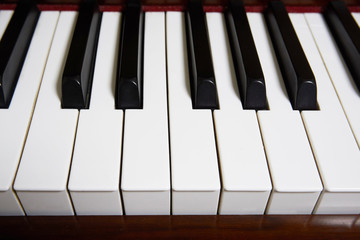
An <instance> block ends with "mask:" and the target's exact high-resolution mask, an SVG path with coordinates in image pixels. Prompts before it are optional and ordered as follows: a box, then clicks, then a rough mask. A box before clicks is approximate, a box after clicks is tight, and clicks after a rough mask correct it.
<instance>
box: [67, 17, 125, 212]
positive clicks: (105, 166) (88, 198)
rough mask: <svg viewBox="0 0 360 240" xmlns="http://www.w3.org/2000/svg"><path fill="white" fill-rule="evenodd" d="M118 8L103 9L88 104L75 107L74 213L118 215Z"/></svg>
mask: <svg viewBox="0 0 360 240" xmlns="http://www.w3.org/2000/svg"><path fill="white" fill-rule="evenodd" d="M120 26H121V13H117V12H106V13H103V16H102V20H101V28H100V34H99V42H98V49H97V55H96V56H97V57H96V63H95V70H94V78H93V86H92V92H91V101H90V108H89V109H82V110H80V115H79V123H78V128H77V133H76V141H75V146H74V154H73V160H72V165H71V172H70V177H69V184H68V189H69V191H70V194H71V198H72V201H73V204H74V209H75V212H76V214H77V215H121V214H122V205H121V199H120V189H119V181H120V160H121V145H122V128H123V124H122V122H123V111H122V110H115V106H114V92H115V88H114V87H115V76H116V62H117V57H118V45H119V38H120Z"/></svg>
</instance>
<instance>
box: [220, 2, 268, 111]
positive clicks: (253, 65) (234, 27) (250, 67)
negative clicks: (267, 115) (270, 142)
mask: <svg viewBox="0 0 360 240" xmlns="http://www.w3.org/2000/svg"><path fill="white" fill-rule="evenodd" d="M225 17H226V25H227V29H228V35H229V40H230V46H231V52H232V57H233V62H234V67H235V72H236V78H237V83H238V88H239V92H240V96H241V101H242V103H243V108H244V109H256V110H260V109H266V108H267V101H266V87H265V80H264V75H263V72H262V69H261V65H260V61H259V57H258V54H257V51H256V47H255V43H254V40H253V38H252V34H251V30H250V26H249V22H248V19H247V16H246V12H245V8H244V4H243V2H242V1H238V0H229V6H228V10H227V11H226V13H225Z"/></svg>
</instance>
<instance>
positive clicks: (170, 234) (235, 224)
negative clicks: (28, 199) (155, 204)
mask: <svg viewBox="0 0 360 240" xmlns="http://www.w3.org/2000/svg"><path fill="white" fill-rule="evenodd" d="M65 238H66V239H164V238H167V239H169V238H170V239H189V238H191V239H247V240H250V239H302V240H306V239H360V218H359V216H358V215H337V216H334V215H332V216H326V215H307V216H304V215H296V216H295V215H287V216H109V217H105V216H100V217H95V216H88V217H0V239H1V240H2V239H65Z"/></svg>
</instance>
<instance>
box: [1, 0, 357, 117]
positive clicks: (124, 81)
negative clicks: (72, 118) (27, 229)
mask: <svg viewBox="0 0 360 240" xmlns="http://www.w3.org/2000/svg"><path fill="white" fill-rule="evenodd" d="M39 14H40V12H39V10H38V8H37V6H36V3H35V2H34V1H29V0H23V1H20V2H19V3H18V5H17V7H16V9H15V11H14V14H13V16H12V18H11V20H10V22H9V24H8V26H7V28H6V30H5V33H4V34H3V37H2V39H1V41H0V108H8V107H9V105H10V103H11V98H12V95H13V93H14V91H15V88H16V83H17V79H18V77H19V74H20V71H21V68H22V65H23V62H24V59H25V56H26V53H27V49H28V47H29V45H30V41H31V38H32V34H33V32H34V29H35V26H36V23H37V19H38V17H39ZM143 15H144V14H143V11H142V6H141V3H140V0H128V1H127V3H126V7H125V10H124V12H123V19H122V26H121V28H122V29H121V40H120V45H119V46H120V47H119V58H118V69H117V79H116V87H115V107H116V108H117V109H141V108H142V105H143V97H142V96H143V91H144V90H143V87H142V86H143V79H142V75H143V66H142V65H143V45H144V44H143V41H144V40H143V35H144V24H145V23H144V16H143ZM264 16H265V20H266V23H267V26H268V30H269V33H270V37H271V40H272V42H273V46H274V50H275V53H276V56H277V59H278V62H279V66H280V69H281V72H282V76H283V79H284V83H285V86H286V90H287V92H288V96H289V99H290V101H291V103H292V106H293V109H295V110H316V109H317V97H316V96H317V89H316V81H315V78H314V75H313V73H312V70H311V67H310V66H309V64H308V61H307V59H306V57H305V54H304V52H303V49H302V47H301V45H300V43H299V40H298V39H297V36H296V33H295V31H294V29H293V27H292V24H291V21H290V19H289V16H288V13H287V11H286V8H285V6H284V4H283V3H282V2H280V1H271V2H269V5H268V7H267V8H266V9H265V11H264ZM324 16H325V19H326V21H327V23H328V25H329V28H330V29H331V31H332V33H333V35H334V38H335V40H336V42H337V44H338V46H339V48H340V50H341V52H342V55H343V57H344V59H345V61H346V63H347V65H348V68H349V70H350V72H351V74H352V76H353V80H354V81H355V83H356V85H357V87H358V88H360V66H359V63H360V55H359V52H360V31H359V27H358V26H357V24H356V22H355V21H354V19H353V18H352V16H351V14H350V12H349V11H348V9H347V7H346V5H345V3H343V2H341V1H333V2H330V3H329V4H328V6H327V7H326V8H325V11H324ZM225 17H226V26H227V30H228V36H229V41H230V45H231V51H232V57H233V63H234V69H235V72H236V77H237V83H238V88H239V92H240V96H241V101H242V104H243V107H244V108H245V109H255V110H261V109H267V108H268V107H267V100H266V87H265V79H264V76H263V73H262V69H261V65H260V62H259V58H258V55H257V51H256V47H255V44H254V40H253V38H252V34H251V30H250V26H249V23H248V20H247V16H246V11H245V8H244V5H243V3H242V2H241V1H240V0H229V4H228V7H227V9H226V11H225ZM100 22H101V12H100V11H99V8H98V5H97V3H96V1H95V0H85V1H83V2H82V3H81V4H80V6H79V15H78V20H77V23H76V26H75V30H74V34H73V38H72V42H71V45H70V49H69V53H68V56H67V60H66V64H65V68H64V71H63V75H62V84H61V86H62V87H61V88H62V89H61V90H62V96H61V98H62V99H61V101H62V107H63V108H75V109H86V108H88V107H89V103H90V95H91V85H92V77H93V71H94V65H95V58H96V50H97V43H98V36H99V29H100ZM185 22H186V39H187V49H188V64H189V80H190V86H191V97H192V102H193V108H194V109H217V108H219V103H218V96H217V88H216V81H215V76H214V70H213V64H212V58H211V53H210V44H209V39H208V33H207V25H206V19H205V13H204V11H203V6H202V3H201V1H200V0H189V2H188V4H187V8H186V13H185ZM264 41H265V40H264ZM154 64H156V63H154Z"/></svg>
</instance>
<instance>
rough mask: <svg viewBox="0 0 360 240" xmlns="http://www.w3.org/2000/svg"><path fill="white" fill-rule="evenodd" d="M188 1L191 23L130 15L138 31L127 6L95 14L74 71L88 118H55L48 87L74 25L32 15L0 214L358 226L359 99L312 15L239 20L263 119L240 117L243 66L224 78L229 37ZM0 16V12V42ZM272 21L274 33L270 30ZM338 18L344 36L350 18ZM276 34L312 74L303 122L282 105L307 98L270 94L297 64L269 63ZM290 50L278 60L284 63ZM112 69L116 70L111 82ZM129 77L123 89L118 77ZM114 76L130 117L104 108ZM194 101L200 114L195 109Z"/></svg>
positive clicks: (63, 113) (283, 91) (1, 23)
mask: <svg viewBox="0 0 360 240" xmlns="http://www.w3.org/2000/svg"><path fill="white" fill-rule="evenodd" d="M190 2H193V3H190V4H194V6H196V11H195V10H194V11H192V12H191V13H189V12H186V11H187V10H186V9H185V13H181V12H172V11H166V12H148V11H145V12H143V11H142V10H140V11H141V13H140V14H138V15H139V16H138V18H139V22H140V23H141V22H142V21H143V25H142V24H139V26H138V27H139V28H136V30H135V31H133V32H132V31H130V30H129V28H128V30H127V31H123V30H122V28H123V27H124V26H125V23H124V22H123V21H122V20H124V16H125V14H124V13H126V11H127V10H126V8H128V11H129V12H131V11H132V10H134V9H142V5H141V3H140V1H134V2H131V3H129V4H128V5H127V6H126V7H125V8H124V9H123V11H122V12H103V13H102V14H101V15H100V20H99V22H100V30H99V33H96V34H98V36H96V37H95V38H96V39H97V38H98V39H99V40H98V46H97V48H95V50H96V54H94V56H96V57H93V58H94V59H93V60H94V63H95V64H94V67H84V68H82V69H87V71H90V72H87V73H86V74H85V76H86V77H90V78H91V79H89V80H88V81H89V84H90V85H92V86H90V87H86V89H88V90H86V91H90V92H88V93H87V94H88V96H89V99H88V100H89V102H88V103H86V104H85V105H86V107H85V108H88V109H78V107H77V104H75V105H74V106H75V108H73V109H64V108H63V107H62V101H63V95H62V94H64V92H63V91H61V79H62V74H63V71H64V68H65V66H67V65H66V64H67V61H68V60H67V59H66V58H67V56H71V55H73V54H76V52H73V51H74V50H73V49H76V48H75V47H70V46H72V39H73V36H75V35H77V33H76V31H78V30H76V27H75V26H76V24H77V21H80V20H79V19H78V16H80V14H78V12H77V11H60V12H53V11H41V14H40V18H39V22H38V24H37V26H36V29H35V33H34V37H33V39H32V41H31V44H30V47H29V50H28V53H27V57H26V60H25V62H24V65H23V68H22V72H21V74H20V77H19V79H18V83H17V85H16V89H15V91H14V95H13V97H12V99H11V103H10V105H9V107H8V109H1V111H0V115H1V116H3V117H2V118H1V119H3V120H1V121H2V124H0V125H1V126H2V128H3V129H4V131H3V133H4V134H2V135H1V137H0V143H1V146H3V147H2V151H1V152H2V153H0V156H1V158H2V159H4V160H2V161H1V163H0V166H1V165H3V167H1V168H0V173H2V174H1V177H0V187H1V188H0V215H25V214H26V215H29V216H30V215H122V214H126V215H148V214H151V215H171V214H172V215H193V214H195V215H215V214H224V215H225V214H250V215H254V214H359V213H360V175H359V174H358V172H359V170H360V161H359V160H360V151H359V146H360V145H359V136H360V134H359V131H360V128H359V124H358V123H357V122H359V121H357V120H358V117H357V116H359V111H360V110H358V108H359V104H360V100H359V99H360V96H359V94H358V89H357V88H356V85H355V84H354V82H353V81H352V80H353V79H352V75H351V74H350V72H349V70H348V67H347V63H346V62H345V61H344V60H343V57H342V55H341V47H340V48H339V46H337V43H336V42H335V40H334V37H333V35H332V33H331V31H330V30H329V26H328V24H329V23H327V22H326V21H325V19H324V17H323V16H322V14H321V13H288V12H286V9H285V8H284V11H285V12H284V13H283V15H282V16H281V17H276V16H275V17H274V16H272V15H271V14H270V15H266V16H264V14H262V13H259V12H257V13H254V12H251V13H249V12H247V13H246V14H245V15H246V17H247V19H248V22H249V29H250V30H251V37H252V38H253V41H254V44H255V48H256V49H255V51H256V52H257V54H258V61H259V62H260V65H261V66H260V67H261V69H260V70H261V71H262V72H263V76H264V78H263V82H264V83H265V87H266V88H265V89H266V103H267V107H266V108H265V109H264V108H263V106H264V104H262V105H261V106H262V107H261V109H260V110H259V109H258V108H257V107H253V109H251V107H250V109H249V107H248V106H258V103H256V104H251V103H248V102H247V103H246V104H247V105H246V107H244V99H242V97H241V96H242V95H244V96H246V94H247V92H246V91H249V93H250V90H251V89H247V88H246V87H245V88H244V86H246V85H243V86H242V87H243V88H241V87H239V86H238V84H240V83H241V82H242V83H244V80H243V79H242V80H239V78H241V77H243V78H244V76H245V78H246V77H248V76H249V75H248V74H247V72H246V71H249V66H248V67H241V66H240V68H238V67H234V64H235V63H234V62H233V61H234V55H233V54H235V53H234V52H232V51H234V50H235V51H243V53H242V54H246V53H247V52H246V51H245V50H244V48H243V46H242V49H241V47H234V44H239V42H237V41H234V40H231V41H230V39H229V36H237V37H238V38H239V37H241V36H240V35H239V34H238V35H236V33H234V31H236V26H237V25H236V24H234V25H231V26H232V27H229V26H230V25H229V22H227V21H229V20H228V19H226V16H225V14H224V13H221V12H213V13H204V9H205V7H204V6H203V5H202V4H201V3H200V2H199V1H197V0H191V1H190ZM285 3H286V2H285ZM100 4H103V2H101V3H100ZM143 4H144V2H143ZM199 4H200V5H199ZM245 4H246V1H245ZM280 4H281V3H280ZM207 7H208V6H207ZM277 8H278V5H277V6H276V7H275V10H273V11H275V12H276V11H278V9H277ZM100 9H101V7H100ZM194 9H195V7H194ZM267 14H269V13H267ZM12 15H13V11H8V10H7V11H5V10H2V11H0V33H1V32H5V31H6V29H7V23H8V22H9V21H10V19H11V17H12ZM275 15H276V14H275ZM285 16H288V17H289V22H288V24H287V25H286V27H284V26H282V24H284V23H283V22H281V21H279V22H277V23H276V24H277V25H274V24H275V22H274V21H276V19H277V18H279V19H282V18H284V17H285ZM352 16H353V17H354V21H355V22H356V21H357V24H358V21H359V19H360V17H359V14H358V13H352ZM128 17H129V16H128ZM132 17H136V16H132ZM142 18H143V19H142ZM194 19H201V20H203V21H197V22H196V24H195V23H194V22H191V21H194ZM236 19H237V18H234V19H233V20H236ZM93 21H95V20H93ZM90 22H91V21H90ZM93 24H96V23H94V22H93ZM194 27H196V28H198V29H201V31H200V30H199V31H195V32H194V31H192V28H194ZM289 27H291V28H292V29H293V31H294V33H296V34H295V35H293V36H295V37H296V39H298V41H299V44H300V46H301V48H302V50H303V51H304V54H305V57H306V60H307V61H308V64H309V67H310V69H311V70H312V72H313V75H314V80H311V81H312V84H313V85H312V86H313V87H314V86H315V87H316V89H315V90H316V107H314V106H313V104H312V105H311V107H310V109H306V108H305V109H300V110H298V108H297V107H296V104H295V103H294V98H296V96H295V95H293V96H292V95H291V94H293V93H290V92H289V88H291V89H297V91H303V90H304V89H305V90H304V91H306V90H308V89H307V88H306V87H304V88H303V89H300V87H299V86H291V87H289V84H290V83H289V82H284V81H286V79H285V78H287V77H288V76H289V74H288V73H284V71H283V70H284V68H286V67H291V66H292V67H293V68H294V69H295V68H297V69H301V68H302V67H303V66H298V64H303V63H304V61H302V62H301V61H300V62H297V61H294V59H292V58H291V57H290V58H288V59H290V61H293V62H292V64H293V65H291V64H289V63H284V60H279V53H278V51H279V49H284V48H289V46H292V47H293V48H298V47H299V46H298V45H297V44H294V43H293V42H291V41H293V40H289V39H288V38H286V37H284V36H283V37H281V34H279V33H277V32H274V31H276V29H277V28H279V29H285V28H289ZM94 28H95V27H94ZM142 28H143V29H142ZM231 31H232V32H231ZM359 31H360V30H359ZM87 34H89V36H90V35H91V34H93V35H94V34H95V33H87ZM122 34H126V35H127V37H128V38H124V36H123V35H122ZM231 34H232V35H231ZM93 35H92V37H94V36H93ZM0 36H1V34H0ZM134 36H137V38H138V39H136V41H134V42H132V41H131V40H130V39H133V38H134ZM274 36H276V37H277V38H276V40H275V39H274ZM0 39H1V38H0ZM123 39H127V40H126V41H125V42H126V44H130V45H131V44H135V43H136V44H135V45H136V48H134V49H135V50H136V51H134V53H133V54H135V55H136V58H134V59H132V56H131V55H126V57H124V56H122V47H123V44H124V43H123ZM194 39H195V41H197V43H196V44H193V43H192V41H194ZM205 39H206V41H208V42H207V43H206V44H201V41H205ZM234 39H236V38H235V37H234ZM89 41H90V40H89ZM89 41H88V42H87V41H84V42H85V43H86V44H91V43H89ZM96 41H97V40H96ZM96 41H95V42H96ZM281 43H285V44H284V45H283V46H281V47H279V46H277V44H281ZM0 44H1V41H0ZM205 45H206V46H209V47H206V48H202V49H201V51H207V54H208V56H207V57H206V59H202V57H201V56H200V55H201V54H200V55H199V53H201V51H200V50H199V48H201V47H204V46H205ZM132 47H134V46H132ZM189 48H191V49H190V50H189ZM197 48H198V49H197ZM339 49H340V50H339ZM198 50H199V51H198ZM291 50H294V49H290V50H289V49H288V51H289V52H288V53H285V55H284V56H285V57H286V54H289V55H291V54H293V55H296V54H297V53H298V52H296V51H294V52H291ZM295 50H298V49H295ZM249 52H250V51H249ZM89 54H90V53H86V52H85V53H84V56H85V57H86V56H88V57H89V56H90V55H89ZM236 54H237V61H238V62H237V64H239V63H240V65H241V61H239V59H240V60H241V58H242V57H241V53H240V54H239V52H237V53H236ZM355 54H358V53H355ZM80 58H82V57H80ZM90 58H91V57H90ZM244 59H246V58H244ZM127 60H128V61H129V62H132V61H133V60H135V62H136V63H137V65H136V66H135V67H134V66H127V65H126V64H124V61H127ZM130 60H131V61H130ZM209 60H210V61H209ZM139 61H140V62H139ZM202 62H205V65H202ZM68 64H70V63H68ZM207 65H209V67H206V69H209V68H210V67H211V68H213V72H212V71H210V72H209V71H204V70H206V69H205V68H204V66H207ZM295 65H296V66H295ZM69 66H70V65H69ZM118 66H127V68H128V69H125V70H123V71H121V76H120V75H119V74H120V72H119V69H118ZM237 66H239V65H237ZM133 67H134V68H133ZM257 67H258V66H257ZM139 68H141V69H139ZM68 69H70V68H68ZM132 70H134V71H135V72H136V76H135V78H136V79H135V80H134V79H133V78H134V76H133V75H131V74H130V75H131V76H130V75H129V76H127V75H126V74H127V72H129V73H130V72H131V73H135V72H134V71H132ZM258 70H259V69H258ZM80 72H81V71H80ZM295 72H296V71H295ZM210 73H211V74H210ZM71 74H72V73H70V75H69V76H70V77H68V79H70V78H71V81H73V80H74V82H75V83H77V82H79V80H77V78H74V79H72V75H71ZM80 74H82V73H80ZM75 75H76V74H75ZM117 75H118V76H117ZM290 75H291V74H290ZM119 77H121V78H122V79H127V80H126V81H128V82H129V84H130V85H131V83H132V82H134V81H136V86H135V88H136V89H137V88H139V89H140V90H139V91H137V92H136V95H137V96H136V99H135V100H134V99H132V98H133V96H132V95H131V94H130V95H128V96H130V97H129V98H128V100H127V101H133V100H134V101H135V102H139V99H141V102H142V103H141V104H135V105H136V106H137V107H136V108H138V109H133V108H134V107H133V106H135V105H134V104H132V103H131V104H130V105H129V106H130V107H126V106H125V107H121V109H116V108H117V104H118V103H117V102H116V101H117V100H116V99H118V98H119V96H118V95H119V94H121V91H120V92H117V90H116V89H117V86H118V85H117V84H118V83H116V81H119V80H117V78H119ZM298 77H299V76H298ZM300 78H301V76H300ZM28 79H29V81H27V80H28ZM30 80H31V82H30ZM302 80H303V79H302ZM194 81H195V82H194ZM291 84H295V85H296V81H292V83H291ZM30 85H31V86H30ZM86 86H87V85H86ZM297 87H298V88H297ZM239 90H240V91H242V92H239ZM122 91H123V92H124V91H125V92H126V91H127V90H126V89H125V90H122ZM252 91H253V90H252ZM309 91H311V92H313V89H312V90H309ZM66 94H68V95H67V96H69V94H70V95H71V94H72V92H71V91H70V92H67V93H66ZM123 94H124V93H123ZM126 94H127V93H126ZM214 94H215V95H214ZM251 94H254V92H251ZM255 94H257V93H256V92H255ZM259 94H260V92H259ZM262 94H263V93H262ZM294 96H295V97H294ZM303 96H304V99H301V100H302V101H304V102H306V101H311V102H313V101H314V99H313V97H314V95H313V94H311V99H306V97H307V95H306V94H305V95H303ZM22 97H23V99H22ZM120 98H121V97H120ZM194 98H196V99H194ZM69 99H70V100H71V96H70V98H68V99H67V100H66V101H69ZM198 99H201V101H203V100H202V99H204V100H205V104H203V105H199V106H200V107H199V106H197V105H196V101H199V100H198ZM209 99H210V100H209ZM255 100H256V97H255ZM206 101H210V102H211V104H208V103H206ZM242 101H243V102H242ZM248 101H251V99H249V100H248ZM214 102H215V104H213V103H214ZM68 103H69V102H67V105H66V108H69V107H68V106H69V105H68ZM70 105H71V104H70ZM217 105H218V106H217ZM244 108H246V109H244ZM14 132H15V133H14ZM9 139H10V141H9ZM3 153H4V154H3Z"/></svg>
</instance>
